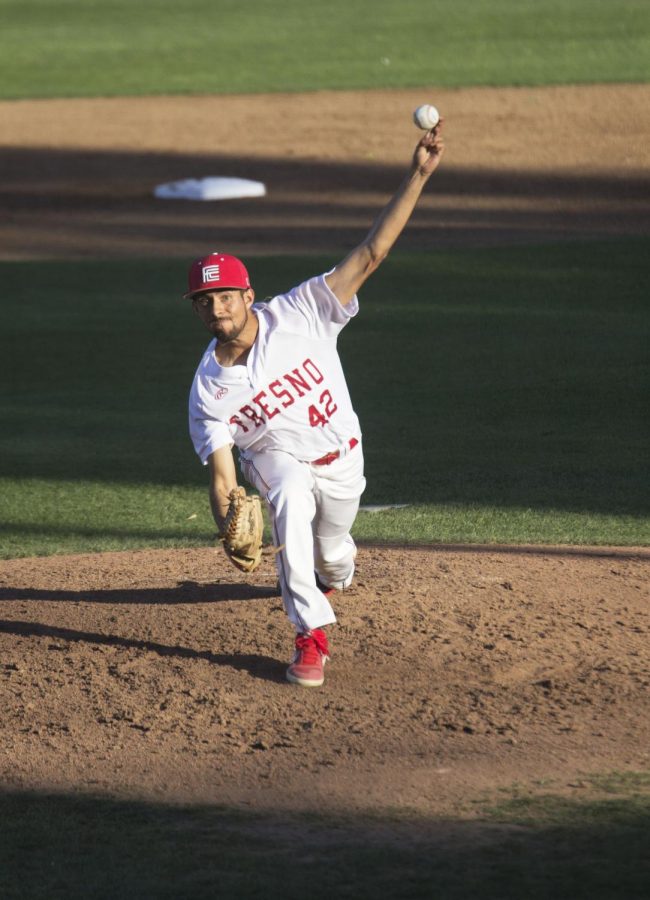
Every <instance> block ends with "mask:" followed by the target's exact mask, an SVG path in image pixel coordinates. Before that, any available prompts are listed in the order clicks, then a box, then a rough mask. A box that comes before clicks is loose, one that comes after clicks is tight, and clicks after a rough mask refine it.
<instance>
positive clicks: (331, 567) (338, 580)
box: [314, 537, 357, 591]
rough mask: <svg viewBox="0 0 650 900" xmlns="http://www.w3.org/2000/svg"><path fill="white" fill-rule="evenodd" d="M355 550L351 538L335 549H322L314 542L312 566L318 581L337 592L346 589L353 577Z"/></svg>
mask: <svg viewBox="0 0 650 900" xmlns="http://www.w3.org/2000/svg"><path fill="white" fill-rule="evenodd" d="M356 555H357V548H356V546H355V544H354V541H353V540H352V538H351V537H348V538H346V539H345V540H344V541H343V542H342V543H339V544H338V546H337V547H323V546H322V545H321V546H319V545H318V539H317V540H316V546H315V554H314V557H315V558H314V564H315V569H316V572H317V573H318V577H319V578H320V580H321V581H322V582H323V583H324V584H326V585H327V586H328V587H332V588H335V589H336V590H338V591H341V590H343V589H344V588H347V587H349V586H350V584H351V583H352V579H353V577H354V560H355V557H356Z"/></svg>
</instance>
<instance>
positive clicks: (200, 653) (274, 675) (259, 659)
mask: <svg viewBox="0 0 650 900" xmlns="http://www.w3.org/2000/svg"><path fill="white" fill-rule="evenodd" d="M0 634H14V635H19V636H21V637H46V638H52V639H53V640H60V641H73V642H76V641H83V642H85V643H88V644H99V645H103V646H107V647H125V648H127V649H136V650H145V651H148V652H150V653H157V654H158V655H159V656H173V657H177V658H178V659H204V660H206V661H207V662H209V663H212V664H213V665H216V666H227V667H229V668H231V669H237V670H243V671H245V672H248V673H249V675H252V676H253V677H254V678H260V679H262V680H263V681H276V682H281V683H284V681H285V669H286V663H282V662H280V661H279V660H276V659H273V658H272V657H270V656H262V655H254V654H248V653H235V654H231V653H212V652H211V651H209V650H192V649H191V648H189V647H179V646H175V647H174V646H171V645H167V644H158V643H156V642H155V641H140V640H135V639H133V638H125V637H118V636H117V635H112V634H99V633H97V632H90V631H76V630H74V629H72V628H57V627H56V626H54V625H42V624H40V623H39V622H19V621H10V620H6V619H0ZM50 649H61V648H53V647H52V648H50Z"/></svg>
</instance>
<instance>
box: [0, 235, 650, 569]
mask: <svg viewBox="0 0 650 900" xmlns="http://www.w3.org/2000/svg"><path fill="white" fill-rule="evenodd" d="M647 252H648V242H647V241H645V240H643V239H639V240H630V241H622V242H612V243H606V244H602V243H585V244H571V245H557V246H543V247H534V248H517V249H506V248H503V249H498V250H494V249H492V250H462V251H461V250H458V251H454V252H441V253H435V254H431V255H417V256H415V255H414V256H404V255H399V254H396V255H395V256H394V257H393V258H391V259H389V260H388V261H387V262H386V263H385V264H384V266H383V267H382V270H381V271H380V272H379V273H378V274H377V275H375V276H374V278H373V280H372V281H371V282H369V283H368V285H366V287H365V289H364V291H363V293H362V297H361V300H362V312H361V313H360V315H359V317H358V319H357V320H356V321H354V322H353V323H352V324H351V325H350V326H348V328H347V329H346V330H345V331H344V332H343V334H342V337H341V340H340V349H341V354H342V357H343V360H344V365H345V368H346V371H347V373H348V376H349V383H350V388H351V392H352V395H353V398H354V401H355V406H356V408H357V411H358V413H359V416H360V418H361V422H362V427H363V431H364V438H365V455H366V463H367V475H368V489H367V491H366V494H365V495H364V498H363V503H364V504H369V505H377V504H398V503H405V504H409V506H408V507H407V508H406V509H402V510H392V511H388V512H379V513H365V514H364V513H362V514H361V515H360V516H359V519H358V521H357V524H356V530H355V534H356V536H357V537H358V538H360V539H362V540H368V541H374V540H386V541H398V542H403V541H404V540H407V541H429V542H431V541H433V542H436V541H438V542H446V541H466V542H467V541H468V542H497V543H498V542H533V543H537V542H542V543H548V542H551V543H555V542H557V543H595V544H598V543H601V544H603V543H605V544H648V543H649V542H650V527H649V517H648V513H649V507H650V504H649V499H650V498H649V497H648V490H647V487H648V485H647V460H648V443H649V442H648V436H649V435H648V424H647V422H648V420H647V415H646V414H645V403H646V399H647V388H648V366H647V346H648V331H649V330H650V314H649V311H648V305H647V296H648V271H647V268H646V267H645V264H644V263H643V259H644V258H646V254H647ZM331 262H332V260H326V259H309V258H304V257H303V258H298V259H295V260H291V259H283V260H280V261H274V260H272V259H268V258H258V259H253V260H250V268H251V272H252V277H253V281H254V283H256V285H257V287H258V294H259V295H260V296H266V295H267V294H270V293H272V292H274V291H277V290H281V289H283V288H286V287H288V286H289V284H290V283H295V282H297V281H299V280H300V279H302V278H304V277H307V276H308V275H309V274H313V273H315V272H318V271H323V270H324V269H325V268H326V267H327V266H329V265H330V264H331ZM0 271H1V273H2V280H3V284H4V286H5V296H4V298H3V303H2V306H1V308H0V309H1V312H0V316H1V322H2V328H1V332H0V333H1V337H0V350H1V358H2V361H3V367H4V369H5V374H4V377H3V384H4V385H5V389H4V391H3V393H2V395H0V415H1V417H2V421H3V422H4V423H5V426H4V428H3V430H2V434H1V435H0V472H1V473H2V503H3V510H2V515H1V519H2V526H1V527H2V530H3V535H2V546H3V551H2V552H3V555H4V556H20V555H33V554H47V553H53V552H54V553H58V552H73V551H81V550H101V549H122V548H129V547H141V546H170V545H172V546H182V545H196V544H205V543H206V542H208V541H209V540H210V539H211V536H212V535H213V533H214V526H213V524H212V521H211V518H210V514H209V509H208V503H207V492H206V489H205V485H206V472H205V470H204V469H203V468H202V467H201V466H200V464H199V462H198V459H197V458H196V457H195V456H194V451H193V449H192V447H191V444H190V442H189V438H188V435H187V422H186V403H187V392H188V388H189V384H190V382H191V379H192V376H193V373H194V369H195V367H196V364H197V362H198V359H199V357H200V355H201V353H202V350H203V348H204V346H205V344H206V343H207V337H208V336H207V335H206V334H204V332H203V330H202V328H201V326H200V324H199V323H198V321H197V320H196V319H195V317H194V316H193V315H192V313H191V311H190V309H189V308H188V307H187V305H185V304H184V303H183V302H182V301H181V300H180V299H179V298H178V295H179V294H180V292H181V291H182V289H183V286H184V283H185V263H184V262H183V261H168V262H166V263H164V264H161V263H160V262H156V263H155V265H154V264H150V263H147V262H146V261H143V262H132V261H124V262H111V263H96V262H84V263H64V262H50V263H48V264H47V265H46V266H41V267H34V266H33V265H31V264H29V263H6V264H3V265H2V266H1V267H0ZM405 283H409V285H410V292H409V295H408V296H404V294H403V285H404V284H405ZM396 298H397V299H396ZM393 360H397V361H398V365H397V367H396V368H393V366H392V362H393Z"/></svg>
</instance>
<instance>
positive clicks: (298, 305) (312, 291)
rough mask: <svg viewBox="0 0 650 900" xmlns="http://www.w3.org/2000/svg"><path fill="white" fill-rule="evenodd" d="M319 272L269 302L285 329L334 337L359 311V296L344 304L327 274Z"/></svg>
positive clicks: (311, 334)
mask: <svg viewBox="0 0 650 900" xmlns="http://www.w3.org/2000/svg"><path fill="white" fill-rule="evenodd" d="M329 274H330V273H329V272H326V273H325V274H324V275H317V276H316V277H315V278H310V279H309V280H308V281H304V282H303V283H302V284H299V285H298V287H295V288H293V289H292V290H290V291H289V292H288V293H286V294H279V295H278V296H277V297H274V298H273V299H272V300H269V302H268V303H267V304H266V305H267V308H268V310H269V312H270V313H271V314H272V315H273V317H274V318H275V320H276V323H277V327H278V328H279V329H280V330H282V331H288V332H292V333H294V334H300V335H305V336H308V337H316V338H324V339H328V338H335V337H336V336H337V335H338V334H339V332H340V331H341V329H342V328H344V327H345V325H347V323H348V322H349V321H350V319H352V318H353V317H354V316H356V314H357V313H358V311H359V302H358V300H357V297H356V296H355V297H353V299H352V300H351V301H350V303H349V304H348V305H347V306H343V304H342V303H341V301H340V300H339V299H338V297H337V296H336V295H335V294H334V293H333V292H332V290H331V289H330V287H329V285H328V284H327V281H326V280H325V276H326V275H329Z"/></svg>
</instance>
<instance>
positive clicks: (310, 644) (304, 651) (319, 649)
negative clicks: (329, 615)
mask: <svg viewBox="0 0 650 900" xmlns="http://www.w3.org/2000/svg"><path fill="white" fill-rule="evenodd" d="M296 650H298V651H299V653H300V654H301V658H302V662H303V664H305V665H312V664H314V663H318V662H319V661H320V657H321V656H329V648H328V646H327V638H326V636H325V632H324V631H321V630H320V628H316V629H314V631H312V632H310V633H309V634H298V635H296Z"/></svg>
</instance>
